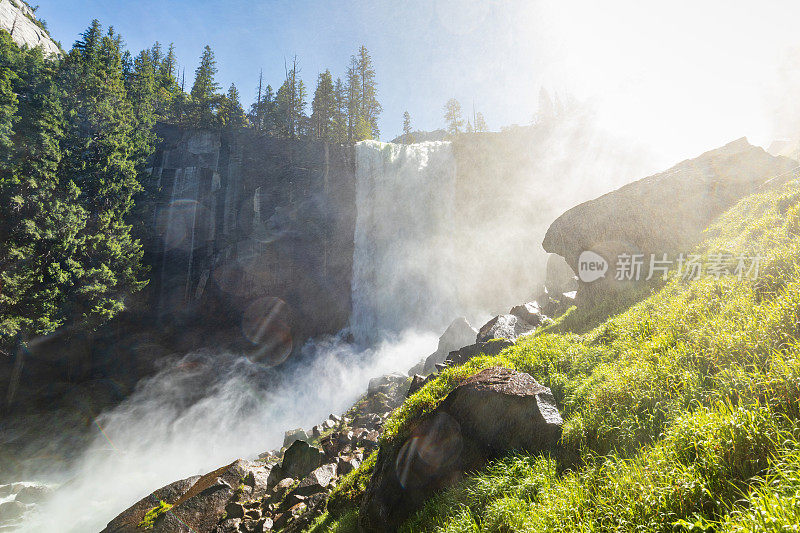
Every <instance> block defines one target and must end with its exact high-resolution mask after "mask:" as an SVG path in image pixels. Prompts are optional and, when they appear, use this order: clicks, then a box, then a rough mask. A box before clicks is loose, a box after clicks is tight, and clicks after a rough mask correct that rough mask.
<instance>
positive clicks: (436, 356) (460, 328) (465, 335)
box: [413, 317, 478, 374]
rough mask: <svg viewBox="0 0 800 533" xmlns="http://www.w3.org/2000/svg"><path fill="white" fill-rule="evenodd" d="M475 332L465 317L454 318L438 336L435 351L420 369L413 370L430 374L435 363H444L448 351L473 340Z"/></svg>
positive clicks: (434, 367) (476, 332)
mask: <svg viewBox="0 0 800 533" xmlns="http://www.w3.org/2000/svg"><path fill="white" fill-rule="evenodd" d="M477 334H478V331H477V330H476V329H475V328H473V327H472V326H471V325H470V323H469V322H467V319H466V318H464V317H459V318H456V319H455V320H453V322H451V323H450V325H449V326H448V327H447V329H446V330H445V332H444V333H443V334H442V336H441V337H439V345H438V346H437V348H436V351H435V352H433V353H432V354H431V355H429V356H428V358H427V359H425V364H424V365H423V368H422V369H421V371H420V370H419V369H417V368H414V369H413V370H415V372H416V371H420V372H421V373H422V374H430V373H431V372H433V371H434V370H435V369H436V365H437V364H441V363H444V361H445V359H447V355H448V354H449V353H450V352H452V351H453V350H458V349H459V348H462V347H464V346H466V345H468V344H472V343H473V342H475V336H476V335H477Z"/></svg>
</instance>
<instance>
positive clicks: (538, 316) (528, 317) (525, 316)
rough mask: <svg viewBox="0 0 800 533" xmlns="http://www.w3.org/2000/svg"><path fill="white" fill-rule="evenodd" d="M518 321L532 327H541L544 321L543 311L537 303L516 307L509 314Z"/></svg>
mask: <svg viewBox="0 0 800 533" xmlns="http://www.w3.org/2000/svg"><path fill="white" fill-rule="evenodd" d="M508 313H509V314H510V315H514V316H515V317H517V318H518V319H520V320H522V321H523V322H526V323H528V324H530V325H531V326H541V325H542V322H543V320H544V315H542V309H541V308H540V307H539V304H538V303H537V302H528V303H526V304H522V305H515V306H514V307H512V308H511V310H510V311H509V312H508Z"/></svg>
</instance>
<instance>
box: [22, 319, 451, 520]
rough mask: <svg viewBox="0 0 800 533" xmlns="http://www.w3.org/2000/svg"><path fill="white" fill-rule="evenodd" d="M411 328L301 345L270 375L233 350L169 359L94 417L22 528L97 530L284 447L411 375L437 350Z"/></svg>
mask: <svg viewBox="0 0 800 533" xmlns="http://www.w3.org/2000/svg"><path fill="white" fill-rule="evenodd" d="M436 341H437V337H436V336H435V335H433V334H424V333H419V332H408V333H406V334H403V335H400V336H399V337H396V338H393V339H392V340H391V341H390V340H385V341H381V342H378V343H377V344H376V345H375V346H374V347H373V348H370V349H362V350H356V349H354V347H353V346H352V345H351V344H348V343H346V342H344V341H343V340H342V339H341V338H339V337H330V338H326V339H322V340H318V341H316V342H311V343H309V344H308V345H306V346H305V347H304V349H303V351H304V353H303V356H304V357H303V358H304V359H306V358H308V360H310V361H311V362H310V363H309V364H308V365H304V366H303V367H302V369H297V371H296V372H281V373H280V375H276V373H275V372H273V371H272V370H271V369H270V368H269V367H267V366H264V365H262V364H260V363H254V362H251V361H250V360H248V359H247V358H243V357H241V356H237V355H236V354H231V353H212V352H203V353H193V354H188V355H185V356H183V357H177V358H173V359H171V360H170V361H168V362H166V363H165V364H164V368H163V369H162V370H161V371H160V372H159V373H158V374H156V375H155V376H153V377H151V378H148V379H146V380H144V381H143V382H141V383H140V385H139V386H138V387H137V389H136V391H135V392H134V393H133V394H132V395H131V396H130V397H129V398H128V399H126V400H125V401H124V402H123V403H122V404H121V405H119V406H118V407H116V408H114V409H112V410H111V411H108V412H106V413H103V414H102V415H100V416H98V417H97V419H96V420H95V424H96V429H97V436H96V438H95V439H94V441H93V442H92V444H91V445H90V446H89V447H88V448H87V449H86V451H85V452H84V453H83V455H82V457H81V458H80V459H79V460H78V461H77V462H76V464H75V465H74V466H73V467H72V468H71V469H70V470H69V471H68V472H60V473H54V476H53V477H52V479H50V480H48V481H49V482H50V483H53V484H55V485H56V486H57V487H58V488H57V489H56V492H55V493H54V495H53V496H52V497H51V498H50V499H49V500H48V501H47V502H46V503H45V504H44V505H43V506H42V507H41V508H39V509H37V510H36V511H35V514H34V515H32V516H30V517H29V518H28V519H27V520H26V522H25V523H24V525H23V528H22V531H29V532H32V533H33V532H41V531H64V532H75V533H78V532H91V531H100V530H101V529H103V528H104V527H105V526H106V524H107V523H108V522H109V521H110V520H111V519H112V518H114V517H115V516H116V515H117V514H119V513H120V512H121V511H123V510H124V509H125V508H126V507H128V506H129V505H131V504H132V503H134V502H136V501H138V500H140V499H141V498H143V497H145V496H146V495H147V494H149V493H150V492H152V491H153V490H154V489H155V488H158V487H161V486H163V485H166V484H168V483H171V482H172V481H175V480H178V479H183V478H186V477H189V476H192V475H196V474H204V473H206V472H208V471H210V470H213V469H214V468H217V467H219V466H220V465H223V464H227V463H229V462H231V461H233V460H235V459H237V458H250V459H255V458H256V457H257V455H258V454H259V453H263V452H265V451H268V450H272V449H277V448H280V446H281V444H282V443H283V435H284V432H285V431H286V430H288V429H292V428H297V427H303V428H310V427H311V426H312V425H315V424H317V423H319V422H321V421H322V420H324V419H325V418H326V417H327V416H328V415H329V414H331V413H340V412H343V411H345V410H346V409H347V408H348V407H350V405H351V404H352V403H353V401H354V400H355V399H356V398H358V397H359V396H360V395H361V394H363V393H364V392H366V389H367V384H368V382H369V379H370V378H372V377H374V376H379V375H382V374H385V373H388V372H391V371H394V370H398V369H403V368H405V369H408V367H410V366H412V365H413V364H415V363H416V362H417V361H418V360H419V358H420V357H423V356H425V355H427V354H428V353H430V352H432V351H433V350H434V349H435V348H436Z"/></svg>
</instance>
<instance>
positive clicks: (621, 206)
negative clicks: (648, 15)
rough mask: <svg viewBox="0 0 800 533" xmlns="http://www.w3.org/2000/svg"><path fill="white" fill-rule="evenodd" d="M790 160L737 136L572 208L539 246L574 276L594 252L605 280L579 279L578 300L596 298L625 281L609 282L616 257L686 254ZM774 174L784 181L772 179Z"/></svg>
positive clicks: (785, 176) (784, 173) (790, 165)
mask: <svg viewBox="0 0 800 533" xmlns="http://www.w3.org/2000/svg"><path fill="white" fill-rule="evenodd" d="M796 165H797V163H796V162H795V161H793V160H791V159H789V158H786V157H774V156H772V155H770V154H768V153H767V152H765V151H764V150H763V149H761V148H759V147H756V146H752V145H750V144H749V143H748V142H747V139H745V138H741V139H739V140H737V141H734V142H731V143H729V144H726V145H725V146H723V147H721V148H717V149H716V150H711V151H709V152H706V153H704V154H702V155H700V156H699V157H696V158H694V159H689V160H686V161H683V162H681V163H678V164H677V165H675V166H673V167H672V168H670V169H669V170H667V171H665V172H662V173H660V174H655V175H653V176H649V177H647V178H644V179H641V180H639V181H635V182H633V183H630V184H628V185H625V186H624V187H621V188H620V189H617V190H616V191H613V192H610V193H608V194H605V195H603V196H600V197H599V198H596V199H594V200H590V201H588V202H584V203H582V204H580V205H578V206H576V207H573V208H572V209H570V210H569V211H567V212H566V213H564V214H562V215H561V216H559V217H558V218H557V219H556V220H555V221H554V222H553V223H552V224H551V225H550V227H549V229H548V230H547V233H546V235H545V237H544V241H543V242H542V246H543V247H544V249H545V250H546V251H547V252H550V253H554V254H558V255H560V256H562V257H563V258H564V259H565V260H566V263H567V264H568V265H569V267H570V268H571V269H572V271H573V272H575V273H577V274H580V273H581V271H580V268H579V265H578V262H579V258H580V256H581V254H582V253H583V252H586V251H591V252H594V253H595V254H599V255H600V256H601V257H602V258H603V259H604V260H605V262H606V263H607V264H608V271H607V272H606V275H605V277H601V278H599V279H594V280H592V281H588V276H585V277H586V278H587V281H579V282H578V287H579V288H578V300H579V301H580V300H584V299H585V301H586V302H587V303H592V302H595V301H600V300H601V299H603V298H605V296H606V295H607V294H609V293H611V292H612V291H617V290H620V289H623V288H625V287H627V286H628V285H629V284H630V283H631V282H630V281H617V280H615V279H614V278H615V268H616V264H617V258H618V257H619V256H620V254H623V253H624V254H642V256H643V257H644V258H645V260H646V261H649V258H650V254H655V255H656V258H658V259H661V258H662V256H663V254H668V259H669V258H670V257H671V258H672V259H673V260H674V259H675V257H674V256H675V255H676V254H678V253H681V252H688V251H690V250H691V249H692V248H693V247H694V246H695V244H697V242H698V241H699V240H700V238H701V235H702V232H703V230H705V229H706V228H707V227H708V226H709V225H710V224H711V222H713V221H714V220H715V219H716V218H717V217H718V216H719V215H720V214H722V213H723V212H724V211H726V210H727V209H728V208H730V207H731V206H733V205H734V203H736V202H737V201H738V200H740V199H741V198H743V197H745V196H747V195H749V194H752V193H754V192H756V191H757V190H758V189H759V188H761V187H762V186H775V185H778V184H780V183H781V182H782V181H785V180H786V179H788V178H789V177H790V173H789V172H790V171H791V170H792V169H793V168H794V167H795V166H796ZM775 176H782V179H778V180H771V179H772V178H773V177H775ZM768 181H769V182H770V183H769V184H767V182H768ZM645 265H646V266H645V268H644V269H643V270H646V268H647V265H649V263H645ZM645 277H646V272H645ZM564 292H570V291H564ZM554 293H556V294H561V291H554Z"/></svg>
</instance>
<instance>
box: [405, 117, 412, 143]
mask: <svg viewBox="0 0 800 533" xmlns="http://www.w3.org/2000/svg"><path fill="white" fill-rule="evenodd" d="M403 142H404V143H405V144H412V143H413V142H414V136H413V135H412V134H411V113H409V112H408V111H405V112H404V113H403Z"/></svg>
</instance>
